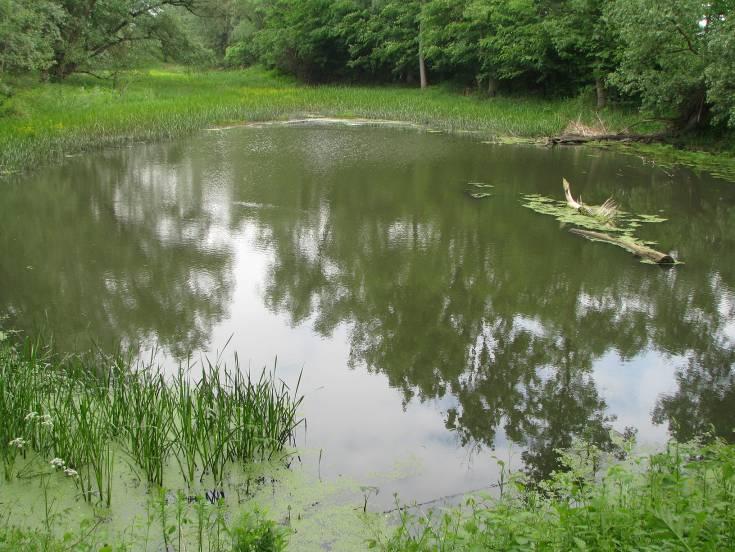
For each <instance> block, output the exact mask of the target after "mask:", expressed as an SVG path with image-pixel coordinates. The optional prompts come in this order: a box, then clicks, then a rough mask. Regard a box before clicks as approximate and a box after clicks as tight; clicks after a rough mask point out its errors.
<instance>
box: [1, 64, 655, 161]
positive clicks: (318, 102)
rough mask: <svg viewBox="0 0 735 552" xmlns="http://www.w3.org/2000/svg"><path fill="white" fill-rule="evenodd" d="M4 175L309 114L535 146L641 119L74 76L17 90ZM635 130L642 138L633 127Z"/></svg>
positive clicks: (565, 107)
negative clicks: (574, 128)
mask: <svg viewBox="0 0 735 552" xmlns="http://www.w3.org/2000/svg"><path fill="white" fill-rule="evenodd" d="M1 111H2V116H1V118H0V173H9V172H15V171H19V170H22V169H24V168H28V167H34V166H37V165H38V164H39V163H42V162H46V161H49V160H53V159H54V158H56V157H58V156H61V155H64V154H74V153H78V152H81V151H85V150H89V149H93V148H98V147H104V146H113V145H120V144H127V143H131V142H136V141H150V140H160V139H169V138H173V137H176V136H181V135H185V134H187V133H191V132H193V131H196V130H198V129H201V128H205V127H207V126H210V125H221V124H231V123H239V122H243V121H262V120H272V119H283V118H288V117H292V116H300V115H304V114H319V115H324V116H339V117H365V118H378V119H391V120H400V121H406V122H412V123H418V124H423V125H428V126H430V127H432V128H435V129H441V130H447V131H477V132H479V133H480V135H481V136H483V137H486V138H489V139H492V138H513V137H516V138H518V137H522V138H537V137H543V136H549V135H553V134H557V133H559V132H561V131H562V130H563V129H564V128H565V127H566V126H567V124H568V123H569V122H570V121H579V122H581V123H582V124H586V125H590V126H598V125H600V121H601V120H602V122H603V123H604V126H605V127H606V129H607V130H608V131H617V130H622V129H624V128H626V127H628V126H630V125H632V124H634V123H636V122H637V121H639V119H640V117H639V116H638V115H637V114H635V113H627V112H624V111H622V110H613V109H611V110H606V111H604V112H603V113H601V114H600V117H601V119H600V118H599V117H598V114H597V113H596V112H595V111H594V110H593V109H592V108H591V102H584V101H581V100H578V99H573V100H555V101H549V100H539V99H530V98H529V99H515V98H495V99H492V100H487V99H483V98H477V97H473V96H463V95H461V94H458V93H457V92H455V91H451V90H446V89H441V88H432V89H429V90H427V91H421V90H417V89H413V88H398V87H359V86H349V87H348V86H320V87H307V86H303V85H300V84H297V83H296V82H295V81H292V80H290V79H287V78H283V77H277V76H275V75H273V74H271V73H268V72H266V71H263V70H261V69H257V68H251V69H248V70H244V71H211V72H203V73H187V72H184V71H182V70H178V69H172V70H165V71H164V70H149V71H137V72H136V71H131V72H128V73H125V74H124V75H123V76H122V78H120V79H119V82H118V83H117V86H116V87H113V85H112V83H111V82H108V81H100V80H98V79H94V78H93V77H85V76H75V77H72V78H70V79H69V80H68V81H67V82H65V83H64V84H51V83H46V84H37V83H31V84H28V85H27V86H20V87H18V89H17V93H16V95H15V96H14V97H13V98H11V99H10V100H9V101H8V102H6V104H5V105H4V106H3V107H2V108H1ZM636 130H638V131H640V130H645V128H643V129H641V127H640V126H639V127H636Z"/></svg>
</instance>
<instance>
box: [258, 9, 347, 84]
mask: <svg viewBox="0 0 735 552" xmlns="http://www.w3.org/2000/svg"><path fill="white" fill-rule="evenodd" d="M353 6H354V5H353V4H352V3H351V2H348V1H345V2H342V1H337V2H332V1H330V0H272V1H269V2H268V3H267V4H264V6H263V7H262V8H261V9H262V14H263V15H262V19H263V28H262V29H261V30H259V31H258V32H256V33H255V35H254V37H253V38H254V41H255V49H256V51H257V52H258V55H259V59H260V60H261V61H262V62H264V63H265V64H266V65H268V66H270V67H275V68H278V69H280V70H282V71H286V72H289V73H292V74H294V75H296V76H297V77H299V78H301V79H303V80H306V81H320V80H327V79H330V78H335V77H338V76H341V75H342V74H343V69H344V68H345V67H346V65H347V61H348V55H347V46H346V44H345V42H344V40H343V39H342V36H341V35H340V32H339V30H338V23H339V21H340V20H341V19H342V18H343V17H344V15H345V14H346V13H349V11H350V10H351V9H352V8H353Z"/></svg>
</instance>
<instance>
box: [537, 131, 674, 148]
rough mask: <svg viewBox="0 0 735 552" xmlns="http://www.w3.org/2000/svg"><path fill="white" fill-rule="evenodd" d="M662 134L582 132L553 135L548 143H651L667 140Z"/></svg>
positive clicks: (553, 144) (560, 144)
mask: <svg viewBox="0 0 735 552" xmlns="http://www.w3.org/2000/svg"><path fill="white" fill-rule="evenodd" d="M665 138H666V137H665V136H664V135H662V134H592V135H589V136H585V135H582V134H562V135H560V136H552V137H551V138H549V141H548V143H549V144H550V145H552V146H557V145H558V146H575V145H579V144H586V143H588V142H643V143H645V144H650V143H651V142H661V141H664V140H665Z"/></svg>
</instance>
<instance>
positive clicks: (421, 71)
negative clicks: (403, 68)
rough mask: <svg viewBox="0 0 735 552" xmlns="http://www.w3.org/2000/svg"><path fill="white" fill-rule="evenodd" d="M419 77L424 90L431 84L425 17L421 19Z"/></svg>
mask: <svg viewBox="0 0 735 552" xmlns="http://www.w3.org/2000/svg"><path fill="white" fill-rule="evenodd" d="M422 9H423V8H422ZM419 78H420V79H421V90H424V89H425V88H426V87H427V86H428V85H429V82H428V80H427V78H426V61H425V60H424V21H423V18H421V19H420V20H419Z"/></svg>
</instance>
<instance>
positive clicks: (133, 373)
mask: <svg viewBox="0 0 735 552" xmlns="http://www.w3.org/2000/svg"><path fill="white" fill-rule="evenodd" d="M194 373H195V370H194V367H192V366H190V367H189V368H188V370H187V371H184V370H179V372H178V374H177V375H176V376H175V377H173V378H170V379H169V378H166V376H165V374H164V373H163V372H161V370H160V369H158V368H156V367H154V366H152V365H146V364H135V363H132V360H131V359H130V358H129V357H125V356H124V355H120V354H116V355H112V356H108V355H102V354H100V353H96V354H86V355H69V356H66V357H60V356H58V355H55V354H54V353H53V352H52V349H51V348H50V347H44V346H43V344H42V343H40V342H31V341H29V340H26V341H25V343H24V344H23V345H22V346H19V345H16V344H12V343H10V342H9V341H8V340H6V341H3V342H0V438H2V441H0V460H1V461H2V464H3V472H4V475H5V478H6V479H10V478H12V477H13V476H14V475H16V474H17V472H18V470H17V465H16V464H17V459H18V458H21V457H22V458H25V459H26V460H27V462H32V461H36V462H39V461H41V462H43V463H48V462H51V464H52V466H53V467H54V468H57V469H59V470H60V471H64V473H65V474H66V475H67V476H69V477H72V478H73V479H74V480H75V482H76V484H77V485H78V487H79V489H80V491H81V494H82V496H83V497H84V499H85V500H86V501H89V502H92V501H96V502H102V503H104V504H106V505H108V506H109V505H110V503H111V500H112V497H111V488H112V485H111V480H112V477H113V466H114V454H115V451H116V450H120V451H123V452H124V453H125V454H126V455H127V456H128V457H129V458H130V459H131V461H132V464H133V465H134V466H135V467H136V468H137V469H139V470H140V473H141V474H142V475H143V476H144V477H145V479H146V481H147V482H148V483H150V484H151V485H153V486H156V487H163V486H164V473H166V467H167V466H168V465H169V463H170V462H171V461H172V459H175V460H176V462H177V463H178V466H179V469H180V475H181V477H182V478H183V479H184V481H186V483H187V485H189V486H190V487H191V486H192V485H193V483H194V482H195V480H196V478H197V477H198V479H199V481H202V480H203V479H204V478H205V477H207V476H211V477H212V479H213V481H214V483H215V484H218V485H219V484H222V481H223V479H224V476H225V472H226V469H227V466H228V465H229V464H230V463H233V462H238V463H244V462H253V461H257V460H263V459H266V458H270V457H271V456H272V455H273V454H275V453H282V452H284V449H285V447H286V446H288V445H289V444H290V443H291V442H292V439H293V433H294V431H295V429H296V428H297V427H298V425H299V424H300V423H301V421H302V420H301V419H299V418H298V414H297V409H298V407H299V405H300V403H301V400H302V397H300V396H298V388H297V389H295V390H293V391H292V390H290V389H289V388H288V387H287V386H286V385H285V384H284V383H283V382H278V380H277V379H276V377H275V372H272V373H268V372H266V371H265V370H264V371H263V372H262V373H261V374H260V376H259V378H258V379H255V380H253V379H251V377H250V375H248V374H243V373H242V371H241V370H240V367H239V364H238V363H237V361H236V363H235V367H234V370H230V369H228V368H227V367H226V366H222V365H220V364H219V363H215V364H211V363H206V366H205V368H204V369H203V370H202V372H201V377H200V378H199V379H198V380H195V379H194V378H192V377H190V376H191V375H192V374H194Z"/></svg>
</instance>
